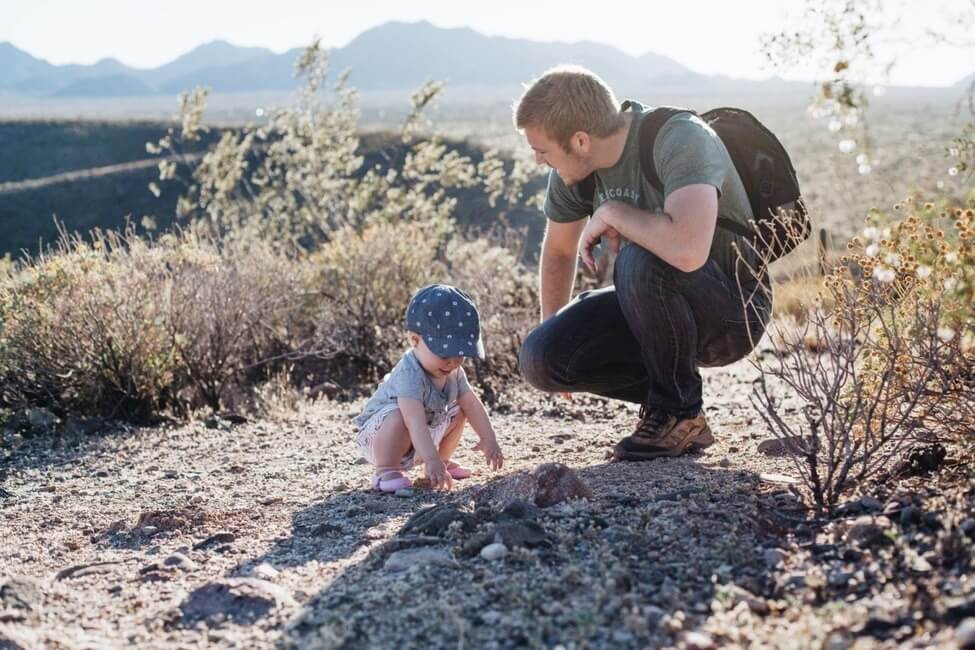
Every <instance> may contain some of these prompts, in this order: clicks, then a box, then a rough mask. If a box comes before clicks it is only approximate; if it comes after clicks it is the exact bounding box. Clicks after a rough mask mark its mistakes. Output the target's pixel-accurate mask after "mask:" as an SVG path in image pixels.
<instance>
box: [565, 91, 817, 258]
mask: <svg viewBox="0 0 975 650" xmlns="http://www.w3.org/2000/svg"><path fill="white" fill-rule="evenodd" d="M624 107H625V105H624ZM678 113H691V114H693V115H697V113H696V112H695V111H692V110H689V109H686V108H675V107H672V106H663V107H660V108H657V109H654V110H653V111H651V112H650V113H648V114H647V115H646V116H644V118H643V120H642V122H641V123H640V168H641V169H642V171H643V176H644V178H646V180H647V182H648V183H650V185H651V186H652V187H654V188H656V189H657V191H658V192H660V193H661V194H663V192H664V187H663V182H662V181H661V180H660V176H659V175H658V174H657V170H656V169H655V168H654V164H653V143H654V140H655V139H656V137H657V132H658V131H659V130H660V127H662V126H663V125H664V122H666V121H667V120H668V119H670V118H671V117H673V116H674V115H677V114H678ZM699 117H700V118H701V119H702V120H704V121H705V122H707V124H708V125H709V126H710V127H711V128H712V129H714V131H715V132H716V133H717V134H718V137H720V138H721V141H722V142H723V143H724V145H725V147H726V148H727V149H728V153H729V154H730V155H731V160H732V161H733V162H734V164H735V169H736V170H737V171H738V175H739V176H740V177H741V182H742V184H743V185H744V186H745V192H746V193H747V194H748V200H749V202H750V203H751V208H752V214H753V215H754V217H755V218H754V220H753V221H752V223H753V225H754V229H753V228H749V227H748V226H746V225H744V224H741V223H738V222H737V221H734V220H732V219H728V218H726V217H718V226H720V227H722V228H724V229H725V230H730V231H731V232H733V233H735V234H737V235H742V236H744V237H747V238H749V240H750V242H751V246H753V247H754V248H755V250H757V251H758V252H759V254H760V255H761V257H762V260H763V261H764V262H765V263H769V262H773V261H775V260H777V259H779V258H780V257H782V256H783V255H785V254H786V253H788V252H790V251H792V249H794V248H795V247H796V246H797V245H799V243H800V242H801V241H803V240H804V239H806V238H807V237H809V233H810V231H811V229H812V228H811V225H810V223H809V213H808V212H807V211H806V207H805V205H804V204H803V201H802V198H801V196H800V192H799V180H798V178H796V170H795V168H794V167H793V166H792V161H791V160H790V159H789V154H788V153H786V150H785V147H783V146H782V143H781V142H779V139H778V138H776V137H775V134H773V133H772V132H771V131H769V130H768V128H766V127H765V125H764V124H762V123H761V122H759V121H758V119H756V118H755V116H754V115H752V114H751V113H749V112H748V111H743V110H741V109H739V108H715V109H712V110H710V111H707V112H706V113H701V114H700V115H699ZM595 190H596V181H595V180H594V179H593V177H592V175H591V174H590V175H589V176H587V177H586V178H585V179H583V180H582V181H580V182H579V191H580V192H581V193H582V197H583V199H584V200H586V201H588V202H590V203H592V202H593V197H594V195H595ZM780 209H781V211H780Z"/></svg>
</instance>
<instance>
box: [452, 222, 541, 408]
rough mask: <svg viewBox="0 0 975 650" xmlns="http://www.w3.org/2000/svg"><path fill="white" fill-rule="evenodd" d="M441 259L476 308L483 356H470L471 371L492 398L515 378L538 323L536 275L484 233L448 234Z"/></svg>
mask: <svg viewBox="0 0 975 650" xmlns="http://www.w3.org/2000/svg"><path fill="white" fill-rule="evenodd" d="M446 264H447V274H448V277H449V281H450V282H452V283H454V284H456V285H458V286H460V287H463V288H464V290H465V291H467V292H468V293H470V294H471V296H472V297H473V298H474V302H475V304H477V308H478V311H479V312H480V314H481V335H482V337H483V339H484V346H485V349H486V355H485V357H486V358H485V359H484V360H475V361H474V364H473V366H474V375H475V376H476V378H477V381H478V383H479V384H480V386H481V388H482V391H483V392H484V397H485V399H487V400H488V401H496V400H497V399H498V398H499V397H500V396H501V395H503V394H504V392H505V391H506V389H507V388H508V387H510V386H512V385H513V384H514V383H518V382H520V378H519V373H518V353H519V351H520V350H521V344H522V342H523V341H524V339H525V336H527V335H528V332H529V331H530V330H531V328H532V327H534V326H535V325H536V324H537V323H538V295H537V289H536V279H535V275H534V274H533V273H531V272H529V271H528V269H526V268H525V267H524V266H523V265H522V264H520V263H519V262H518V255H517V254H516V253H515V252H513V251H511V250H510V248H509V247H507V246H504V245H499V244H498V243H494V242H491V241H489V240H487V239H463V238H461V237H456V238H454V239H452V240H451V242H450V243H449V244H448V246H447V250H446Z"/></svg>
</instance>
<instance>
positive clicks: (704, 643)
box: [684, 632, 716, 650]
mask: <svg viewBox="0 0 975 650" xmlns="http://www.w3.org/2000/svg"><path fill="white" fill-rule="evenodd" d="M684 643H686V644H687V647H688V648H690V649H691V650H710V649H711V648H714V647H716V646H715V645H714V639H712V638H711V637H710V636H708V635H707V634H704V633H703V632H688V633H687V634H685V635H684Z"/></svg>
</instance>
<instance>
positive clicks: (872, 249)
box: [864, 244, 880, 257]
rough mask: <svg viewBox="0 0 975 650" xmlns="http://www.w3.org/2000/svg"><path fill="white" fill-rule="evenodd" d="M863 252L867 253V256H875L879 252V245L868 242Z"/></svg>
mask: <svg viewBox="0 0 975 650" xmlns="http://www.w3.org/2000/svg"><path fill="white" fill-rule="evenodd" d="M864 252H865V253H866V254H867V257H877V253H879V252H880V246H877V245H876V244H870V245H869V246H867V250H865V251H864Z"/></svg>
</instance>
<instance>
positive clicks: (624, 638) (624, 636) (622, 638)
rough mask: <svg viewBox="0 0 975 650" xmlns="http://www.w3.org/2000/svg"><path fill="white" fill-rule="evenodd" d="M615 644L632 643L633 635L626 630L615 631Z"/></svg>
mask: <svg viewBox="0 0 975 650" xmlns="http://www.w3.org/2000/svg"><path fill="white" fill-rule="evenodd" d="M613 642H614V643H619V644H621V645H622V644H625V643H632V642H633V633H632V632H627V631H626V630H613Z"/></svg>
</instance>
